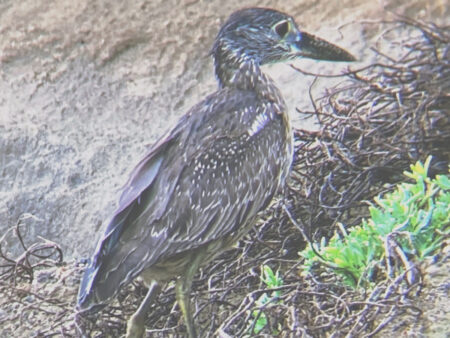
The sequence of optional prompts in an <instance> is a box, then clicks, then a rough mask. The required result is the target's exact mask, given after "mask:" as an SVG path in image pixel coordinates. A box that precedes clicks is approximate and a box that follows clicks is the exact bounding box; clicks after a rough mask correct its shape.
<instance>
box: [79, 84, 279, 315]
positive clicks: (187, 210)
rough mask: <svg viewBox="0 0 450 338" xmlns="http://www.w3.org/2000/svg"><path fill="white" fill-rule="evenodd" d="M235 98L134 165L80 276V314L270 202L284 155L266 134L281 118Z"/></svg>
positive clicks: (209, 103)
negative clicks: (154, 266)
mask: <svg viewBox="0 0 450 338" xmlns="http://www.w3.org/2000/svg"><path fill="white" fill-rule="evenodd" d="M238 93H239V95H236V94H235V93H229V91H228V90H223V91H222V92H221V94H220V95H212V96H210V97H208V98H207V99H206V100H205V101H204V102H202V103H201V104H200V105H197V106H195V107H194V108H193V109H192V110H191V112H190V113H188V114H187V115H186V116H185V117H183V119H182V120H181V121H180V123H178V125H177V126H176V127H175V128H174V130H173V131H172V132H171V133H170V134H169V136H168V137H166V138H165V139H163V140H162V141H160V142H159V144H157V145H156V146H155V147H154V148H153V149H152V150H151V151H150V153H149V154H148V155H147V156H146V157H145V158H144V160H142V161H141V162H140V163H139V165H138V166H137V168H136V169H135V170H134V172H133V175H132V176H131V178H130V180H129V182H128V183H127V185H126V187H125V189H124V192H123V194H122V196H121V198H120V205H119V208H118V210H117V212H116V213H115V215H114V217H113V218H112V220H111V222H110V223H109V225H108V227H107V229H106V232H105V235H104V237H103V238H102V240H101V241H100V242H99V245H98V248H97V250H96V253H95V255H94V258H93V261H92V262H91V264H90V266H89V267H88V269H87V270H86V273H85V276H84V279H83V282H82V286H81V288H80V294H79V306H80V307H81V308H87V307H90V306H91V305H92V304H95V303H101V302H103V301H105V300H106V299H108V298H110V297H111V296H113V295H114V294H115V293H116V292H117V290H118V289H119V288H120V287H121V286H122V285H124V284H126V283H128V282H130V281H131V280H132V279H133V278H134V277H136V276H137V275H138V274H139V273H140V272H141V271H142V270H143V269H145V268H148V267H149V266H151V265H152V264H154V263H155V262H156V261H157V260H158V259H164V258H168V257H171V256H172V255H175V254H177V253H180V252H183V251H184V250H188V249H193V248H195V247H199V246H201V245H204V244H205V243H208V242H210V241H213V240H215V239H218V238H222V237H223V236H225V235H233V234H234V233H236V232H239V231H240V230H241V227H242V226H243V225H244V223H247V222H248V220H249V219H251V218H253V217H254V215H255V214H256V213H257V212H258V211H259V210H260V209H261V208H262V207H264V206H266V205H267V204H268V202H269V201H270V200H271V199H272V197H273V195H274V193H275V191H276V189H277V187H278V185H279V182H278V181H279V176H280V163H281V161H282V159H281V158H280V152H283V151H284V149H281V148H279V147H278V146H277V145H279V144H281V143H280V142H279V140H278V139H277V138H278V137H279V135H277V133H276V132H273V130H271V129H272V128H275V129H277V128H279V127H280V125H281V122H280V118H279V116H278V114H277V113H276V112H274V111H273V110H272V111H271V115H270V114H268V111H269V110H268V109H267V107H266V106H255V104H253V102H255V97H254V94H252V93H240V92H238ZM218 98H220V99H219V100H218ZM249 102H250V103H249ZM272 108H273V107H272ZM269 115H270V116H269ZM261 146H263V147H265V149H260V147H261Z"/></svg>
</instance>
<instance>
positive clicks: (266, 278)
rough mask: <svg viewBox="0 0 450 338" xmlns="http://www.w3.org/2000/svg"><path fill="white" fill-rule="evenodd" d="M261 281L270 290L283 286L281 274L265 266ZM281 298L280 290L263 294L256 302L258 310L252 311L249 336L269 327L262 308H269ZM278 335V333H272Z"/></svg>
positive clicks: (262, 269)
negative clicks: (269, 305) (270, 304)
mask: <svg viewBox="0 0 450 338" xmlns="http://www.w3.org/2000/svg"><path fill="white" fill-rule="evenodd" d="M261 281H262V282H263V283H264V284H265V285H266V287H267V288H269V289H274V288H278V287H280V286H282V285H283V279H282V277H281V276H280V274H279V271H277V272H276V273H274V272H273V271H272V269H271V268H270V266H268V265H263V266H262V267H261ZM280 296H281V291H280V290H275V291H272V292H271V293H270V295H269V294H268V293H263V294H262V295H261V296H260V297H259V298H258V299H257V300H256V301H255V304H256V308H255V309H254V310H251V316H252V320H250V323H249V325H248V328H247V330H248V332H249V334H250V335H251V334H258V333H260V332H261V331H262V329H264V327H265V326H266V325H267V317H266V314H265V313H264V312H263V311H262V308H264V307H265V306H267V305H268V304H269V303H271V302H274V301H276V300H277V299H278V298H279V297H280ZM272 333H273V334H276V332H272Z"/></svg>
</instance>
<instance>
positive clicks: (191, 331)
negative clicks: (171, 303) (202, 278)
mask: <svg viewBox="0 0 450 338" xmlns="http://www.w3.org/2000/svg"><path fill="white" fill-rule="evenodd" d="M202 261H203V255H201V254H198V255H196V257H194V258H193V260H192V262H191V264H190V265H189V267H188V269H187V271H186V273H185V274H184V275H182V276H181V277H180V278H179V279H178V280H177V285H176V295H177V302H178V306H179V307H180V309H181V312H182V313H183V318H184V322H185V324H186V329H187V332H188V335H189V338H197V333H196V332H195V326H194V317H193V316H192V310H191V302H190V299H189V298H190V295H191V286H192V281H193V279H194V276H195V273H196V272H197V270H198V268H199V266H200V263H201V262H202Z"/></svg>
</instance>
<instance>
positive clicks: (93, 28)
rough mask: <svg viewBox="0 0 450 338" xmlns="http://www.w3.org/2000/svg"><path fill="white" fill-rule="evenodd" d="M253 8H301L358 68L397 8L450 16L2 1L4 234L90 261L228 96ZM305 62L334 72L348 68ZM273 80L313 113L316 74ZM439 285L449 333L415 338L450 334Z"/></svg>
mask: <svg viewBox="0 0 450 338" xmlns="http://www.w3.org/2000/svg"><path fill="white" fill-rule="evenodd" d="M254 5H258V6H266V7H273V8H277V9H279V10H282V11H285V12H288V13H290V14H291V15H292V16H293V17H294V18H296V21H297V22H298V24H299V26H300V27H301V28H303V29H305V30H306V31H309V32H311V33H314V34H316V35H318V36H321V37H323V38H326V39H327V40H329V41H332V42H334V43H336V44H338V45H340V46H342V47H344V48H346V49H348V50H349V51H351V52H352V53H353V54H354V55H355V56H357V57H358V59H359V60H361V62H360V63H359V66H361V64H364V63H365V62H370V61H373V54H372V53H371V50H370V46H373V45H374V44H375V43H376V42H375V41H376V38H377V35H378V34H379V31H377V29H375V28H373V26H372V25H370V24H368V23H367V22H370V21H375V20H383V19H392V18H393V17H394V16H393V14H392V12H395V13H398V14H401V15H407V16H409V17H411V18H414V19H423V20H428V21H432V22H436V23H439V24H442V23H446V24H448V20H449V6H448V3H447V2H446V1H445V0H434V1H426V0H415V1H400V0H386V1H364V0H344V1H337V0H336V1H325V0H317V1H291V0H290V1H287V0H286V1H282V0H279V1H269V0H263V1H250V0H241V1H236V0H231V1H227V2H225V1H217V0H214V1H195V0H194V1H192V0H169V1H167V0H164V1H163V0H152V1H149V0H147V1H145V0H138V1H135V2H108V1H87V0H80V1H71V0H61V1H57V2H54V3H51V2H48V1H43V0H24V1H12V0H6V1H0V235H1V234H3V233H4V232H5V231H6V229H8V228H10V227H11V226H13V225H14V224H16V223H17V222H21V223H23V224H24V226H25V227H24V229H25V241H26V242H32V241H33V240H34V239H36V238H37V237H38V236H41V237H43V238H46V239H48V240H51V241H54V242H57V243H59V244H60V245H61V247H62V248H63V251H64V254H65V259H80V258H82V257H87V255H88V254H89V253H90V252H91V251H92V250H93V248H94V247H95V244H96V240H97V238H98V236H99V235H100V232H101V230H102V227H103V225H104V221H105V220H106V219H107V217H108V215H109V214H110V213H111V212H112V211H113V210H114V208H115V202H116V199H117V195H118V191H119V189H120V187H121V186H122V185H123V184H124V183H125V181H126V179H127V175H128V173H129V172H130V171H131V169H132V168H133V167H134V165H135V164H136V163H137V161H138V160H139V159H140V158H141V156H142V154H143V153H144V152H145V149H146V147H147V146H148V145H150V144H152V143H153V142H154V141H155V140H156V139H157V138H158V137H159V136H160V135H161V134H162V133H163V132H164V131H165V130H167V129H168V128H169V127H170V126H172V125H173V124H174V123H175V122H176V120H177V119H178V117H179V116H180V115H181V114H183V113H184V112H185V111H186V110H187V109H188V108H189V107H190V106H191V105H193V104H194V103H196V102H198V101H199V100H200V99H201V98H202V97H204V96H205V95H206V94H207V93H210V92H212V91H214V90H215V88H216V83H215V79H214V75H213V73H212V62H211V60H210V58H209V50H210V46H211V43H212V41H213V39H214V37H215V35H216V34H217V31H218V29H219V27H220V24H221V23H222V22H223V21H224V20H225V19H226V17H227V16H228V15H229V14H230V13H231V12H233V11H234V10H236V9H238V8H242V7H248V6H254ZM339 28H340V29H339ZM295 64H296V65H297V66H299V67H301V68H304V69H308V70H313V71H316V72H321V73H334V74H336V73H339V72H340V71H341V70H342V69H344V68H345V67H347V65H338V66H336V65H335V64H327V63H317V62H311V61H307V60H299V61H296V63H295ZM267 71H268V73H269V74H270V75H271V76H273V77H274V78H275V80H276V81H277V83H278V84H279V87H280V88H281V90H282V92H283V94H284V96H285V98H286V101H287V103H288V105H289V107H290V109H291V110H292V113H293V114H294V113H295V108H300V109H310V103H309V97H308V94H307V90H308V88H309V85H310V83H311V79H305V78H303V77H302V76H301V75H299V73H295V72H292V70H291V69H290V67H289V66H286V65H277V66H272V67H270V68H268V70H267ZM326 85H327V83H325V82H324V81H323V80H321V84H320V86H318V88H319V89H320V88H323V87H325V86H326ZM293 119H294V120H296V121H297V122H296V123H304V122H299V116H298V115H295V116H294V115H293ZM308 126H309V127H310V128H314V124H313V123H311V122H309V124H308ZM17 248H18V243H16V242H14V243H13V242H11V243H10V245H9V246H8V248H7V249H8V250H9V251H15V250H17ZM444 266H445V269H444V271H447V272H448V264H447V265H444ZM441 273H442V271H441ZM447 276H448V275H447ZM438 284H439V287H436V290H441V291H442V292H443V295H444V296H442V295H441V296H435V297H434V298H433V297H432V296H430V298H429V300H430V303H427V305H426V307H429V308H430V310H432V309H436V313H433V314H431V315H430V316H428V317H429V319H430V322H439V323H442V322H444V323H447V324H446V328H444V329H442V330H443V331H442V330H441V329H439V330H438V332H437V331H436V330H434V331H433V330H431V331H426V332H428V333H420V332H419V331H421V330H418V331H417V332H411V333H408V334H406V335H407V336H415V334H417V336H420V335H421V334H422V335H423V334H424V335H425V336H442V337H445V336H447V334H448V333H449V332H450V330H449V329H448V328H447V327H448V323H449V319H450V318H449V315H448V313H449V310H448V306H447V299H448V297H447V294H448V283H447V282H446V281H445V279H444V280H443V281H441V282H440V283H438ZM431 285H434V284H433V283H432V284H431ZM435 302H437V303H435ZM424 306H425V305H424ZM441 307H444V308H443V309H442V308H441ZM0 314H1V313H0Z"/></svg>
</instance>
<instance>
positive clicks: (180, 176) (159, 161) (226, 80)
mask: <svg viewBox="0 0 450 338" xmlns="http://www.w3.org/2000/svg"><path fill="white" fill-rule="evenodd" d="M211 54H212V57H213V61H214V71H215V75H216V78H217V81H218V89H217V91H216V92H214V93H213V94H210V95H209V96H207V97H206V98H205V99H204V100H203V101H201V102H200V103H198V104H196V105H194V106H193V107H192V108H191V109H190V110H189V111H188V112H187V113H186V114H185V115H184V116H182V117H181V118H180V120H179V121H178V123H177V124H176V125H175V127H174V128H173V129H171V130H170V131H169V132H168V133H167V134H165V135H164V136H163V137H162V138H161V139H160V140H159V141H157V142H156V143H155V144H154V145H153V146H152V147H151V148H150V149H149V151H148V153H147V154H146V155H145V156H144V157H143V159H142V160H141V161H140V162H139V163H138V165H137V166H136V168H135V169H134V170H133V171H132V173H131V175H130V178H129V180H128V182H127V183H126V184H125V186H124V188H123V191H122V193H121V196H120V198H119V203H118V207H117V209H116V211H115V212H114V213H113V215H112V217H111V218H110V221H109V223H108V224H107V227H106V229H105V231H104V233H103V235H102V236H101V238H100V240H99V241H98V245H97V247H96V249H95V252H94V254H93V256H92V258H91V259H90V262H89V264H88V266H87V268H86V269H85V272H84V275H83V277H82V280H81V285H80V289H79V294H78V304H77V309H78V311H79V312H81V313H83V312H94V311H96V310H98V309H99V308H100V307H101V306H102V305H104V304H107V303H108V301H110V300H111V299H112V298H113V297H114V296H115V295H116V294H117V292H118V291H119V290H120V289H121V288H122V287H124V286H125V285H127V284H129V283H130V282H131V281H133V279H135V278H136V277H138V276H141V277H142V279H143V280H144V282H145V284H146V285H147V286H148V292H147V294H146V296H145V298H144V300H143V301H142V303H141V304H140V306H139V308H138V309H137V311H136V312H135V313H134V314H133V316H131V318H130V319H129V320H128V322H127V337H142V336H143V335H144V334H145V318H146V314H147V312H148V311H149V308H150V306H151V304H152V302H153V301H154V298H155V295H156V294H157V293H158V291H159V290H160V288H161V284H163V283H165V282H167V281H170V280H172V279H174V278H176V284H175V292H176V300H177V302H178V306H179V307H180V309H181V312H182V314H183V318H184V323H185V326H186V331H187V334H188V335H189V337H191V338H193V337H197V331H196V328H195V325H194V318H193V315H192V310H191V305H190V301H189V297H190V292H191V286H192V282H193V279H194V276H195V274H196V272H197V271H198V269H199V267H200V266H201V265H203V264H206V263H207V262H208V261H210V260H212V259H213V258H214V257H215V256H217V255H218V254H219V253H221V252H223V251H224V250H225V249H227V248H230V247H231V246H232V245H233V244H235V243H236V242H237V241H238V240H239V239H240V238H241V237H242V236H244V235H245V234H246V233H247V232H248V231H249V230H250V228H251V227H252V226H253V224H254V222H255V219H256V217H257V215H258V213H259V212H260V211H262V210H264V209H266V208H268V206H269V204H270V203H271V201H272V199H273V197H274V196H275V195H276V194H277V192H279V191H280V189H281V188H282V187H283V186H284V183H285V181H286V178H287V176H288V175H289V171H290V167H291V163H292V158H293V133H292V129H291V123H290V119H289V114H288V110H287V107H286V104H285V102H284V100H283V98H282V96H281V93H280V91H279V90H278V88H277V87H276V86H275V84H274V82H273V80H272V79H271V78H270V77H269V76H267V75H266V74H264V72H263V70H262V69H261V66H263V65H265V64H270V63H275V62H283V61H288V60H292V59H295V58H302V57H303V58H312V59H317V60H329V61H354V60H355V59H354V57H353V56H352V55H351V54H350V53H348V52H347V51H345V50H344V49H342V48H340V47H337V46H336V45H334V44H331V43H329V42H326V41H325V40H322V39H320V38H318V37H315V36H313V35H311V34H309V33H306V32H303V31H301V30H299V28H298V26H297V24H296V23H295V21H294V19H293V18H292V17H291V16H289V15H288V14H285V13H282V12H280V11H278V10H274V9H269V8H246V9H241V10H238V11H236V12H234V13H233V14H231V16H230V17H229V18H228V20H227V21H226V22H225V23H224V25H223V26H222V27H221V29H220V31H219V33H218V35H217V37H216V39H215V41H214V44H213V47H212V51H211Z"/></svg>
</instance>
